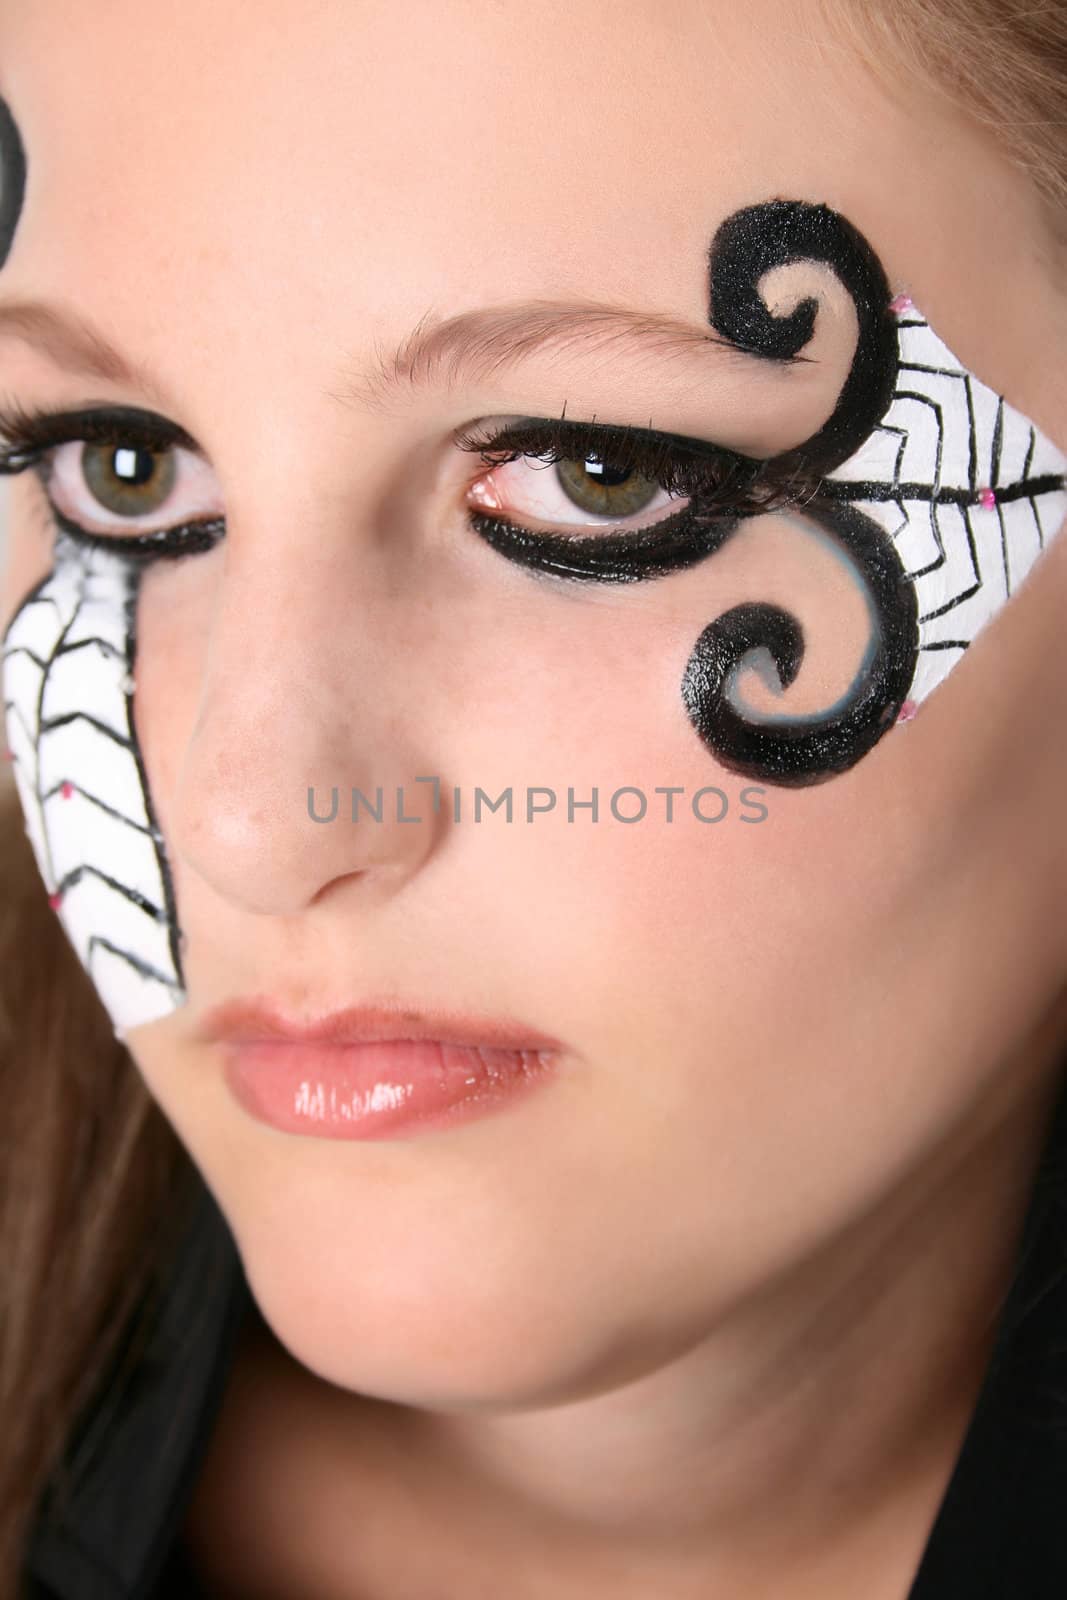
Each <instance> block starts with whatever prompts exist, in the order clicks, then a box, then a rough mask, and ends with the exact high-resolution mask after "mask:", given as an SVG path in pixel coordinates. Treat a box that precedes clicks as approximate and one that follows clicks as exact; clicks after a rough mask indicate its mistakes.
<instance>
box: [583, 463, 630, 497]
mask: <svg viewBox="0 0 1067 1600" xmlns="http://www.w3.org/2000/svg"><path fill="white" fill-rule="evenodd" d="M585 470H586V472H587V473H588V474H589V476H590V477H591V478H595V480H596V481H597V483H599V484H602V485H603V487H604V488H605V489H617V488H618V487H619V485H620V484H621V483H625V482H626V480H627V478H630V477H632V476H633V474H632V473H631V471H630V469H629V467H609V466H605V464H604V463H603V462H602V461H597V460H596V459H595V458H594V457H592V456H590V458H589V459H588V460H587V461H586V463H585Z"/></svg>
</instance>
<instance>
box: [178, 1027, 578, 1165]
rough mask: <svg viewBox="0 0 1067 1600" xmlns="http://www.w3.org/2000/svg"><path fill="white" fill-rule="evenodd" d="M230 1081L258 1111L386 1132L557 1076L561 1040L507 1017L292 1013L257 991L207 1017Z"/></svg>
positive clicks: (267, 1117)
mask: <svg viewBox="0 0 1067 1600" xmlns="http://www.w3.org/2000/svg"><path fill="white" fill-rule="evenodd" d="M200 1034H201V1037H202V1038H203V1039H205V1040H214V1041H216V1042H218V1043H221V1044H222V1045H223V1048H224V1053H223V1075H224V1078H225V1081H226V1084H227V1086H228V1088H229V1089H230V1092H231V1093H232V1094H233V1096H234V1098H235V1099H236V1100H237V1102H238V1103H239V1104H240V1105H241V1106H242V1107H243V1108H244V1110H245V1111H246V1112H248V1113H249V1115H251V1116H252V1117H254V1118H255V1119H256V1120H257V1121H259V1122H263V1123H266V1124H267V1125H268V1126H270V1127H273V1128H276V1129H278V1130H279V1131H280V1132H283V1133H297V1134H303V1135H310V1136H311V1137H314V1138H320V1139H321V1138H325V1139H355V1140H371V1139H390V1138H396V1137H397V1136H400V1135H404V1134H406V1133H409V1132H412V1131H415V1132H418V1131H420V1130H422V1129H425V1128H432V1127H435V1126H440V1125H442V1124H445V1123H452V1122H456V1121H466V1120H468V1119H470V1118H473V1117H479V1116H485V1115H487V1114H489V1113H491V1112H494V1111H496V1110H498V1109H502V1108H503V1107H504V1106H506V1105H509V1104H511V1103H513V1102H514V1101H516V1100H517V1099H519V1098H522V1097H524V1096H525V1094H526V1093H528V1092H529V1091H530V1090H531V1089H533V1088H534V1087H535V1086H536V1085H537V1084H539V1083H544V1082H547V1081H550V1080H551V1079H552V1078H554V1077H555V1076H556V1073H555V1068H556V1067H557V1066H558V1064H559V1053H560V1052H561V1051H562V1049H563V1045H562V1044H561V1042H560V1041H559V1040H557V1039H551V1038H549V1036H548V1035H546V1034H543V1033H538V1032H535V1031H533V1030H532V1029H530V1028H527V1027H525V1026H523V1025H521V1024H519V1023H516V1022H513V1021H511V1020H508V1019H501V1018H495V1017H493V1018H489V1017H472V1016H469V1015H467V1016H460V1015H459V1014H457V1013H454V1012H453V1013H450V1014H447V1015H446V1014H444V1013H440V1012H437V1013H428V1012H419V1011H416V1010H414V1009H413V1008H408V1007H401V1006H398V1005H396V1004H393V1005H361V1006H349V1007H345V1008H343V1009H341V1010H337V1011H332V1012H328V1013H326V1014H324V1015H320V1016H318V1017H316V1018H314V1019H301V1020H293V1019H291V1018H287V1017H285V1016H283V1015H282V1014H281V1013H280V1012H279V1011H278V1010H277V1009H276V1008H275V1007H273V1006H271V1005H269V1004H266V1003H264V1002H262V1001H230V1002H227V1003H226V1004H224V1005H222V1006H220V1007H217V1008H216V1009H215V1010H213V1011H212V1012H210V1013H209V1014H208V1016H207V1017H206V1018H205V1019H204V1022H203V1024H202V1025H201V1028H200Z"/></svg>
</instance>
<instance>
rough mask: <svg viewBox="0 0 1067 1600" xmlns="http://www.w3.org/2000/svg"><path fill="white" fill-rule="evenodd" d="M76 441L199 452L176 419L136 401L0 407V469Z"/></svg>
mask: <svg viewBox="0 0 1067 1600" xmlns="http://www.w3.org/2000/svg"><path fill="white" fill-rule="evenodd" d="M74 443H86V444H100V445H113V446H115V448H119V447H121V446H127V447H129V446H132V447H134V448H139V449H142V450H154V451H163V450H171V449H174V448H175V447H178V448H181V449H185V450H189V451H191V452H193V453H194V454H196V455H200V456H202V455H203V451H202V450H201V448H200V446H199V445H198V444H197V442H196V440H195V439H194V438H193V437H192V435H191V434H189V433H188V432H186V430H185V429H184V428H182V427H181V426H180V425H179V424H178V423H176V422H171V421H170V420H169V419H168V418H167V417H163V416H160V414H159V413H158V412H156V411H147V410H144V409H142V408H141V407H138V406H107V407H100V406H97V407H92V408H88V409H82V410H72V411H29V410H26V409H25V408H24V407H23V406H21V405H18V404H16V405H13V406H7V407H0V473H6V474H8V475H12V474H15V473H19V472H23V471H25V470H26V468H27V467H31V466H33V465H34V464H35V463H36V462H37V461H38V460H39V459H40V457H41V456H42V455H44V454H45V452H46V451H48V450H53V449H56V448H57V447H58V446H59V445H63V444H74Z"/></svg>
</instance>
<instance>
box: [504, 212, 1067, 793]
mask: <svg viewBox="0 0 1067 1600" xmlns="http://www.w3.org/2000/svg"><path fill="white" fill-rule="evenodd" d="M708 266H709V288H710V307H709V320H710V323H711V325H712V327H713V328H714V329H715V331H716V332H717V333H718V334H719V335H721V337H723V338H724V339H726V340H728V341H729V342H730V343H731V344H733V345H734V346H736V347H737V348H738V349H741V350H744V351H746V352H748V353H749V354H750V355H753V356H755V357H757V358H760V359H763V360H766V361H769V362H786V361H793V360H795V359H796V358H797V357H798V356H799V355H800V354H801V352H802V351H803V350H804V349H805V347H806V346H807V345H808V344H809V343H810V341H811V339H812V337H813V336H814V333H815V330H816V324H817V321H818V317H819V314H820V305H821V296H822V295H823V294H824V293H825V285H824V284H822V283H817V282H815V281H814V280H813V289H817V290H818V292H813V293H812V294H810V295H804V296H802V297H801V298H800V299H799V300H798V301H796V303H795V304H794V305H793V306H792V309H790V310H789V311H787V312H784V313H783V314H781V315H775V313H774V311H773V309H772V308H771V306H770V305H769V304H768V302H767V299H766V298H765V293H766V288H767V283H766V280H767V278H768V275H769V274H770V273H771V272H773V271H774V270H775V269H777V268H780V267H797V268H799V269H801V271H802V270H803V268H804V267H805V266H814V267H817V268H820V269H826V268H828V269H829V270H830V272H831V273H832V274H833V276H834V277H835V278H836V279H837V281H838V283H839V284H840V285H841V287H842V289H843V290H844V291H845V292H846V293H847V294H848V296H849V298H850V300H851V303H852V305H853V307H854V310H855V315H856V323H857V337H856V344H855V347H854V351H853V355H852V360H851V363H850V366H849V371H848V374H847V376H846V378H845V381H844V383H843V385H842V388H841V390H840V393H839V395H838V397H837V400H836V402H835V405H834V409H833V411H832V412H831V414H830V416H829V417H828V418H827V420H826V421H825V422H824V423H823V424H822V426H821V427H820V428H819V429H818V430H817V431H816V432H815V433H814V434H813V435H811V437H810V438H808V439H805V440H802V441H799V442H798V443H797V444H795V445H791V446H790V447H789V448H788V449H786V450H785V451H783V452H781V453H780V454H779V455H777V456H775V457H773V458H771V459H770V460H768V461H765V462H762V463H759V464H758V466H759V469H760V470H761V471H762V472H763V474H764V475H765V477H766V478H767V480H768V481H773V482H774V483H777V484H779V485H782V484H785V485H786V486H787V487H788V486H789V485H790V484H792V485H794V486H795V491H796V492H795V494H794V496H793V499H794V503H793V504H792V506H788V504H786V506H785V508H783V507H782V505H781V502H780V503H779V505H778V507H777V508H776V509H775V508H771V505H770V502H768V504H767V505H765V506H764V507H763V508H762V509H761V508H759V507H756V508H755V509H751V508H749V509H744V510H738V511H735V512H732V511H731V510H730V507H729V505H725V506H724V505H723V504H722V502H721V501H720V502H719V505H718V509H717V510H716V512H715V513H714V514H711V515H703V514H701V512H700V510H699V508H698V509H697V511H696V512H695V513H694V512H692V511H683V512H681V513H678V514H677V515H675V516H672V517H669V518H667V519H665V520H664V521H663V522H662V523H660V524H656V525H654V526H653V527H646V528H644V529H642V530H640V532H639V533H631V534H626V533H624V532H621V531H617V532H614V533H606V534H604V535H597V534H593V535H591V536H588V535H585V536H580V537H579V536H575V537H569V536H566V535H558V534H547V533H535V532H532V531H530V530H523V531H521V532H520V531H519V530H517V529H514V528H511V527H509V525H508V524H506V523H504V522H501V521H500V520H499V519H489V518H483V519H476V520H475V526H476V527H478V530H479V531H480V532H481V534H482V536H483V538H485V539H486V540H487V541H488V542H489V543H491V544H492V545H493V546H494V548H496V549H498V550H500V552H501V553H502V554H504V555H506V556H507V557H508V559H510V560H513V561H517V562H520V563H521V564H523V565H525V566H528V567H531V568H535V569H539V570H541V571H543V572H546V573H552V574H555V575H557V576H560V577H566V578H569V579H580V580H587V581H596V582H608V583H619V582H631V583H632V582H639V581H648V580H651V579H656V578H661V577H664V576H666V575H667V574H668V573H670V572H676V571H680V570H682V569H683V568H686V567H691V566H693V565H695V564H696V563H698V562H702V561H704V560H706V559H709V558H711V557H713V556H714V554H715V553H716V552H717V551H718V550H720V549H721V548H722V547H723V545H724V544H725V543H726V541H727V540H728V539H729V538H731V537H732V536H733V534H734V533H735V532H736V531H737V529H738V528H739V527H740V526H741V525H742V522H743V521H744V520H745V519H746V518H747V517H750V516H753V515H758V514H770V515H775V516H779V515H784V516H786V517H787V518H788V519H789V520H791V521H792V522H794V523H797V522H800V523H803V524H806V526H807V529H808V530H809V531H810V532H814V533H817V534H818V535H819V536H820V537H821V538H822V539H823V540H824V541H825V540H826V539H829V540H830V541H831V542H832V543H833V544H834V545H836V547H837V550H838V553H839V555H840V556H841V558H842V560H844V561H845V563H846V565H847V566H848V568H849V570H850V571H851V573H852V575H853V579H854V581H855V583H856V584H857V586H858V588H859V589H860V590H861V592H862V593H863V596H864V598H865V600H866V604H867V613H868V618H869V624H870V626H869V642H868V646H867V648H866V650H865V652H864V656H863V660H862V661H861V662H860V663H859V665H858V667H857V669H856V671H855V674H854V677H853V681H852V683H851V684H850V685H849V687H848V689H847V690H846V692H845V693H844V695H842V696H841V698H840V699H839V700H838V701H837V702H836V703H835V704H834V705H833V706H831V707H829V708H827V709H826V710H825V711H823V712H819V713H816V714H805V715H792V714H790V712H789V711H788V709H785V710H783V711H782V712H778V713H775V714H769V715H768V714H764V713H758V712H755V711H753V709H752V708H751V707H750V706H748V705H746V703H745V700H744V697H743V694H742V693H741V687H742V683H743V679H744V677H745V675H746V673H748V672H752V671H755V672H757V673H758V674H759V675H760V676H761V677H763V678H764V679H765V676H766V668H767V667H770V669H771V673H772V676H773V675H776V676H777V679H778V686H779V688H780V692H781V694H782V699H783V705H784V706H786V707H787V706H788V695H787V691H788V689H789V687H790V685H791V684H792V683H793V682H794V681H795V680H796V679H797V678H798V676H799V674H800V672H801V671H802V668H803V661H804V654H805V636H804V630H803V628H802V626H801V624H800V622H799V620H798V619H797V618H796V617H795V616H793V615H792V614H791V613H790V612H789V611H787V610H785V609H783V608H782V607H781V606H779V605H771V604H769V603H767V602H765V601H762V600H761V599H760V598H759V596H758V595H753V597H752V600H751V601H750V602H746V603H745V604H743V605H739V606H735V607H733V608H732V609H731V610H730V611H728V612H726V613H725V614H724V615H722V616H720V617H717V618H713V619H711V620H710V621H709V622H708V624H707V626H706V627H704V628H703V629H702V631H701V633H700V635H699V637H698V639H697V640H696V643H695V645H694V647H693V650H692V652H691V654H690V656H689V659H688V661H687V663H686V666H685V670H684V673H683V676H682V683H681V695H682V703H683V706H684V708H685V711H686V714H687V715H688V718H689V721H690V723H691V725H692V727H693V728H694V729H695V731H696V733H697V734H698V735H699V737H700V739H701V740H702V741H703V743H704V745H705V746H706V748H707V749H708V751H709V753H710V754H711V755H713V756H714V757H715V759H716V760H717V761H718V762H719V763H720V764H721V765H723V766H725V767H728V768H730V769H731V770H733V771H735V772H738V773H741V774H743V775H744V776H747V777H755V778H759V779H762V780H763V781H765V782H768V783H775V784H780V785H783V786H794V787H795V786H801V785H808V784H814V783H820V782H823V781H824V780H826V779H828V778H832V777H834V776H836V775H837V774H839V773H843V772H846V771H848V769H849V768H850V767H852V766H854V765H855V763H856V762H857V761H859V760H860V759H861V757H862V756H864V755H866V754H867V752H868V751H869V750H871V749H872V748H873V746H874V745H875V744H876V743H877V742H878V741H879V740H880V739H881V738H882V737H883V736H884V735H885V734H886V733H887V732H888V730H889V729H890V728H892V727H893V726H894V724H895V723H896V722H897V721H900V720H907V719H908V718H909V717H910V716H911V715H913V714H914V711H915V709H916V707H917V706H918V704H919V703H920V702H921V701H922V700H923V699H925V698H926V697H927V695H929V694H930V693H931V692H932V691H933V689H935V688H936V687H937V686H938V685H939V684H940V683H941V682H942V681H943V680H944V678H945V677H946V676H947V675H948V673H949V672H950V671H951V668H952V667H953V665H955V663H956V662H957V661H959V660H960V659H961V657H962V654H963V652H964V651H965V650H966V649H967V647H968V645H969V644H970V642H971V640H972V639H973V638H974V636H975V634H976V633H977V632H978V630H979V629H980V628H981V627H982V626H984V624H985V623H986V622H987V621H988V620H989V619H990V617H992V616H993V615H995V614H996V612H997V611H999V610H1000V609H1001V607H1002V606H1003V605H1004V604H1006V602H1007V600H1008V599H1009V598H1010V596H1011V594H1012V593H1013V592H1014V590H1015V588H1017V586H1018V584H1019V583H1020V581H1021V580H1022V578H1023V577H1024V576H1025V574H1026V572H1027V571H1028V570H1029V568H1030V567H1031V566H1032V565H1033V563H1034V561H1036V559H1037V557H1038V556H1039V555H1040V553H1041V551H1042V549H1043V548H1044V546H1045V544H1046V543H1047V541H1048V539H1049V538H1051V537H1052V536H1053V535H1054V534H1055V533H1056V532H1057V531H1058V530H1059V528H1060V526H1061V524H1062V522H1063V519H1064V516H1065V515H1067V493H1065V491H1064V468H1065V466H1067V459H1065V458H1064V456H1063V455H1062V453H1061V452H1060V451H1058V450H1057V449H1056V448H1055V446H1053V445H1052V444H1051V443H1050V441H1049V440H1047V439H1046V438H1044V437H1043V436H1042V435H1041V434H1040V433H1039V432H1038V430H1037V429H1036V428H1035V427H1034V425H1033V424H1032V423H1031V422H1030V421H1029V420H1028V419H1027V418H1025V417H1023V416H1022V415H1021V414H1020V413H1019V412H1017V411H1015V410H1013V408H1012V407H1010V406H1008V405H1006V403H1005V402H1004V400H1003V399H1002V398H1001V397H1000V396H998V395H996V394H995V393H994V392H993V391H992V390H991V389H989V388H987V387H986V386H985V385H984V384H982V383H981V382H980V381H979V380H978V379H977V378H976V377H975V376H974V374H973V373H970V372H968V371H967V370H966V368H964V367H963V365H962V364H961V363H960V362H959V361H958V360H957V359H956V357H955V356H953V355H952V353H951V351H949V350H948V349H947V348H946V346H945V345H944V344H943V343H942V342H941V340H940V339H939V338H938V337H937V335H936V334H935V333H934V331H933V329H931V328H930V327H929V325H928V323H927V322H926V321H925V320H924V319H923V317H922V316H921V315H920V314H919V313H918V312H917V311H916V310H915V309H914V308H913V307H912V306H911V303H910V301H908V300H907V299H906V297H898V298H896V299H893V298H892V297H891V292H890V288H889V284H888V282H887V279H886V276H885V273H884V271H883V269H882V266H881V263H880V262H879V261H878V258H877V257H876V256H875V254H874V251H873V250H872V249H871V247H870V245H869V244H868V243H867V242H866V240H865V239H864V238H863V236H862V235H861V234H860V233H859V232H858V231H857V230H856V229H855V228H854V227H853V226H852V224H851V223H849V222H847V221H846V220H845V218H843V217H841V216H839V215H837V214H836V213H835V212H833V211H831V210H830V209H829V208H828V207H827V206H824V205H812V204H808V203H806V202H802V201H795V200H784V199H775V200H771V201H768V202H766V203H763V204H760V205H754V206H749V207H746V208H745V209H743V210H741V211H738V212H736V213H735V214H734V215H733V216H731V217H729V218H728V219H727V220H726V221H725V222H724V223H723V224H722V226H721V227H720V228H719V229H718V231H717V232H716V234H715V237H714V238H713V240H712V243H711V247H710V250H709V254H708ZM817 276H818V278H820V279H821V278H822V277H823V274H822V273H821V272H820V273H819V274H818V275H817ZM723 455H724V457H730V456H731V453H730V452H726V451H724V452H723ZM756 465H757V464H755V463H752V462H748V463H747V466H748V467H749V468H754V467H755V466H756ZM728 466H729V471H730V472H731V474H732V476H731V479H730V481H731V482H736V483H738V484H740V485H742V486H744V485H745V484H746V483H751V482H753V481H758V473H755V472H753V473H747V474H746V470H745V467H746V463H745V462H744V460H743V459H742V460H741V461H740V462H738V459H737V458H736V457H731V459H730V461H729V463H728ZM786 501H787V502H788V495H787V496H786ZM772 687H774V685H773V683H772Z"/></svg>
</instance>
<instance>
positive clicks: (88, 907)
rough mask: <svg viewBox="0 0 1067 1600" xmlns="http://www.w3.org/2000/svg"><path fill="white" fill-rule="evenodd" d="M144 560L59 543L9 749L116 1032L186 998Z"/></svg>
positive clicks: (13, 705) (8, 648) (18, 643)
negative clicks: (152, 767)
mask: <svg viewBox="0 0 1067 1600" xmlns="http://www.w3.org/2000/svg"><path fill="white" fill-rule="evenodd" d="M139 587H140V569H139V566H138V563H137V562H136V560H131V559H130V558H129V557H128V556H122V555H118V554H113V553H112V552H111V551H109V550H106V549H103V548H100V546H99V545H85V544H82V543H78V542H76V541H75V540H73V539H72V538H70V537H68V536H67V535H66V534H64V533H63V532H60V533H58V534H57V538H56V546H55V566H54V568H53V571H52V572H51V574H50V575H49V576H48V577H47V578H45V579H44V580H43V581H42V582H41V583H40V584H38V585H37V587H36V588H35V589H33V590H31V592H30V594H29V595H28V596H27V597H26V599H25V600H24V601H23V603H22V605H21V606H20V608H19V610H18V611H17V612H16V614H15V616H14V618H13V619H12V621H11V624H10V626H9V627H8V629H7V632H6V634H5V636H4V651H3V660H4V688H5V700H4V707H5V716H6V724H7V741H8V747H9V749H10V750H11V753H12V756H13V758H14V770H15V782H16V784H17V786H18V791H19V798H20V799H21V801H22V809H23V812H24V815H25V818H26V831H27V834H28V835H29V839H30V843H31V845H32V846H33V851H34V855H35V856H36V858H37V865H38V867H39V869H40V872H41V876H42V877H43V879H44V881H45V885H46V887H47V889H48V893H49V900H50V903H51V904H52V906H53V908H54V909H55V910H56V912H57V913H58V915H59V919H60V921H61V922H62V924H63V927H64V928H65V930H66V932H67V935H68V937H69V938H70V941H71V943H72V944H73V946H74V949H75V950H76V951H77V953H78V956H79V957H80V959H81V961H82V963H83V965H84V966H85V968H86V970H87V971H88V973H89V976H90V977H91V978H92V980H93V983H94V984H95V986H96V989H97V991H98V993H99V995H100V998H101V1000H102V1001H103V1003H104V1005H105V1007H106V1009H107V1011H108V1014H109V1015H110V1017H111V1019H112V1022H113V1023H114V1025H115V1028H116V1030H118V1031H120V1032H121V1030H123V1029H125V1028H129V1027H135V1026H136V1025H137V1024H138V1023H142V1022H151V1021H153V1020H155V1019H156V1018H157V1017H160V1016H165V1015H167V1014H168V1013H169V1012H170V1011H172V1010H173V1009H174V1007H175V1006H177V1005H180V1004H181V1003H182V1002H183V1001H184V999H185V993H184V988H183V983H182V970H181V957H180V951H179V944H180V935H179V931H178V924H177V918H176V913H175V905H174V894H173V889H172V885H171V877H170V871H169V868H168V865H167V859H166V854H165V850H164V845H163V838H162V835H161V833H160V831H159V828H158V827H157V825H156V819H155V815H154V812H153V808H152V802H151V798H150V795H149V792H148V782H147V778H146V776H145V769H144V763H143V761H142V759H141V752H140V748H139V746H138V742H137V733H136V729H135V727H134V719H133V676H132V674H133V666H134V654H135V622H136V614H137V594H138V589H139Z"/></svg>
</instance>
